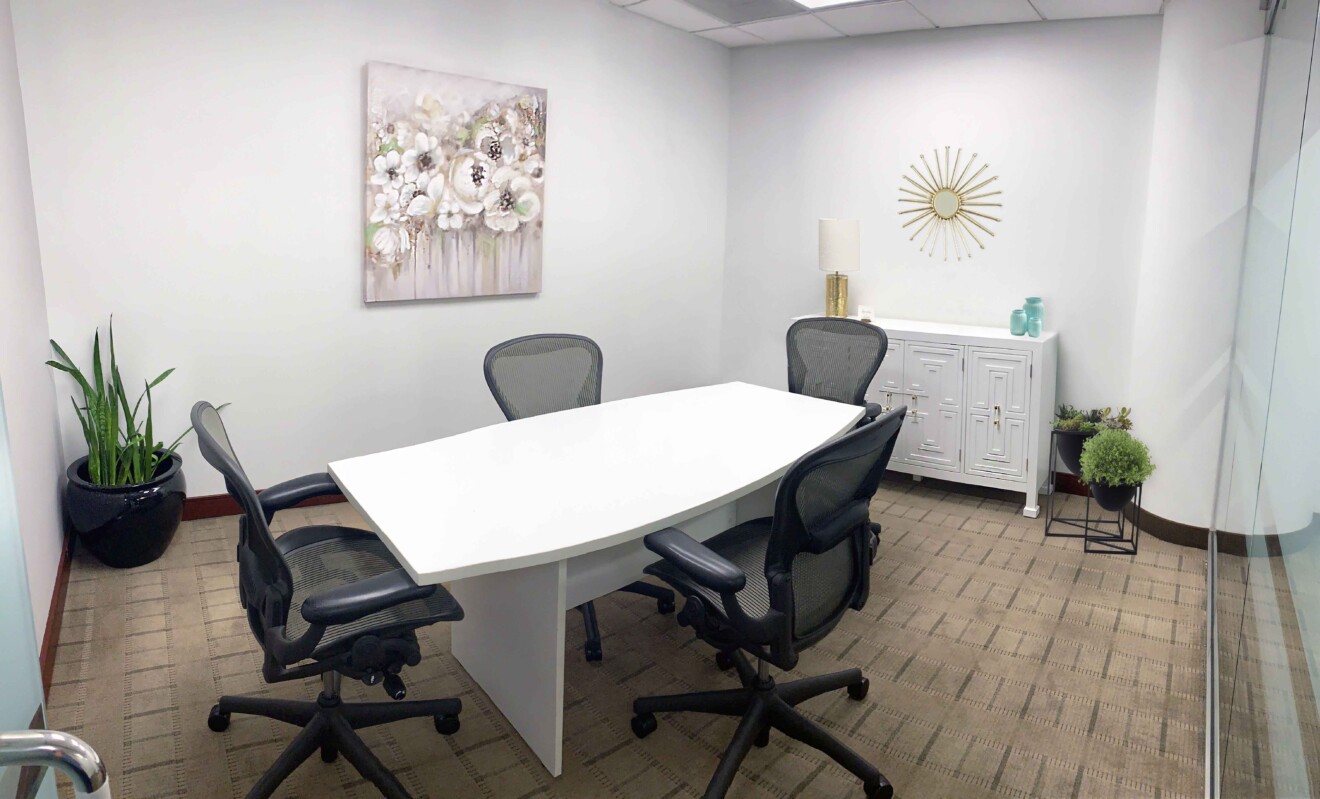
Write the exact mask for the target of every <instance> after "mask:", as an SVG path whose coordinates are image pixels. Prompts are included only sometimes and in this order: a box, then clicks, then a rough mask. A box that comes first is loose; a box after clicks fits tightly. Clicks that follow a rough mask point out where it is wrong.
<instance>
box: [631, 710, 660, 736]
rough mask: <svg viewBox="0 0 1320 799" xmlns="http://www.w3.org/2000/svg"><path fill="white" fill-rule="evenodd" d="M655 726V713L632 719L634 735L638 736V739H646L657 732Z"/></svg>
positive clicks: (643, 714)
mask: <svg viewBox="0 0 1320 799" xmlns="http://www.w3.org/2000/svg"><path fill="white" fill-rule="evenodd" d="M655 726H656V725H655V714H654V713H642V714H641V715H637V716H633V718H632V731H633V735H636V736H637V737H638V738H645V737H646V736H648V735H650V734H651V733H653V732H655Z"/></svg>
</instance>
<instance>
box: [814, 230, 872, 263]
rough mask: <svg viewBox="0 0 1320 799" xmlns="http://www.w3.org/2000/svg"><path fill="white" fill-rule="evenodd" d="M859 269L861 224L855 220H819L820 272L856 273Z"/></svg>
mask: <svg viewBox="0 0 1320 799" xmlns="http://www.w3.org/2000/svg"><path fill="white" fill-rule="evenodd" d="M861 268H862V225H861V222H860V221H858V220H856V219H822V220H820V271H822V272H856V271H857V270H859V269H861Z"/></svg>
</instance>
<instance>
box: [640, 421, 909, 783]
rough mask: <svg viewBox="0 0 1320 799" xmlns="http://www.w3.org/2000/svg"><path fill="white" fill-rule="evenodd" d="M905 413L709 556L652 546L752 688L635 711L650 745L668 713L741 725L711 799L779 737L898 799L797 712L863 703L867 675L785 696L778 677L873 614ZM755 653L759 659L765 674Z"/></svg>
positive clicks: (825, 453)
mask: <svg viewBox="0 0 1320 799" xmlns="http://www.w3.org/2000/svg"><path fill="white" fill-rule="evenodd" d="M905 413H907V409H906V408H899V409H897V410H893V411H890V412H888V413H886V414H884V415H883V416H881V417H879V418H878V419H876V420H875V421H874V422H873V423H871V424H868V425H863V426H862V427H859V428H857V429H855V430H853V431H852V432H850V433H848V434H847V435H845V436H843V437H842V438H840V439H837V440H835V441H833V442H831V443H829V444H826V445H824V446H822V447H819V448H817V449H816V450H814V451H812V452H809V453H807V454H806V455H804V456H803V457H802V458H800V459H798V461H797V462H796V463H794V464H793V466H792V467H790V468H789V470H788V473H787V474H785V475H784V478H783V480H782V481H781V482H780V484H779V489H778V491H777V492H776V494H775V514H774V516H773V517H769V518H764V519H756V520H754V521H750V522H745V523H743V524H740V525H738V526H737V527H734V528H733V529H731V530H727V531H725V532H723V533H720V534H719V535H717V536H715V537H713V538H711V539H710V540H708V541H706V543H705V544H701V543H698V542H697V541H695V540H694V539H692V538H691V537H689V536H688V535H687V534H686V533H684V532H683V531H681V530H677V529H674V528H670V529H667V530H660V531H658V532H655V533H651V534H650V535H648V536H647V537H646V546H647V548H648V549H650V550H651V551H653V552H655V553H657V554H659V555H660V556H661V557H663V558H664V560H662V561H659V562H658V563H655V564H652V565H651V566H648V567H647V568H646V572H647V574H651V575H654V576H656V577H659V578H660V579H662V580H664V581H665V582H667V583H669V584H670V585H672V586H674V588H675V589H676V590H677V591H678V592H679V593H680V594H682V595H683V596H685V597H687V602H686V603H685V604H684V606H683V610H682V612H681V613H679V615H678V621H679V623H680V624H683V625H690V626H691V627H692V628H693V629H694V630H695V631H696V634H697V637H698V638H700V639H701V640H703V641H705V642H707V643H709V644H710V645H711V646H713V647H715V648H716V649H717V650H718V651H719V653H720V660H721V665H722V666H725V667H726V668H727V667H734V668H736V669H737V671H738V676H739V678H740V679H741V681H742V685H743V687H742V688H741V689H734V690H728V691H708V692H704V693H695V694H680V695H675V696H653V697H646V698H643V699H638V700H636V701H634V702H633V713H634V714H635V715H634V716H633V720H632V728H633V732H634V733H635V734H636V735H637V737H639V738H645V737H646V736H647V735H650V734H651V733H652V732H653V731H654V730H655V728H656V719H655V715H654V714H656V713H659V712H672V711H694V712H698V713H717V714H720V715H725V716H741V717H742V721H741V722H740V723H739V724H738V729H737V732H735V733H734V736H733V742H732V743H730V744H729V747H728V749H727V750H725V752H724V755H723V756H722V757H721V758H720V764H719V767H718V768H717V769H716V770H715V774H714V776H713V777H711V780H710V784H709V786H708V787H707V788H706V797H707V799H714V798H715V797H722V796H724V794H725V792H726V791H727V790H728V789H729V785H730V784H731V783H732V782H733V778H734V776H735V775H736V774H737V772H738V765H739V764H740V763H741V762H742V760H743V758H744V757H746V756H747V752H748V751H750V749H751V747H752V746H753V745H757V746H765V745H766V744H767V743H769V740H770V730H771V728H773V729H776V730H780V731H781V732H783V733H785V734H787V735H789V736H790V737H792V738H795V739H797V740H799V741H801V742H802V743H805V744H807V745H808V746H811V747H813V748H815V749H819V750H820V751H822V752H824V753H825V754H827V755H829V756H830V757H831V758H833V759H834V760H835V761H837V762H838V763H839V764H840V765H841V766H843V767H844V768H846V769H847V770H848V771H850V772H852V773H853V774H854V775H856V776H857V777H858V778H860V779H861V780H862V785H863V787H864V788H865V791H866V795H867V796H868V797H883V798H884V799H889V797H892V796H893V788H892V787H891V786H890V785H889V781H888V780H886V779H885V778H884V776H883V775H881V773H880V772H879V771H877V770H876V768H875V767H874V766H872V765H871V764H870V763H867V762H866V761H865V760H863V759H862V758H861V756H859V755H858V754H857V753H856V752H854V751H852V750H851V749H849V748H848V747H847V746H845V745H844V744H843V743H841V742H839V741H838V740H837V739H835V738H834V737H833V736H831V735H830V734H829V733H828V732H827V731H826V730H825V729H824V728H822V727H821V726H819V725H818V724H816V723H815V722H812V721H810V720H809V719H807V718H806V717H804V716H803V715H802V714H800V713H798V712H797V711H796V710H794V706H795V705H797V704H799V703H800V702H803V701H805V700H807V699H810V698H812V697H815V696H819V695H821V694H824V693H826V692H828V691H833V690H837V689H839V688H847V689H848V695H849V696H850V697H852V698H853V699H856V700H859V701H860V700H862V699H864V698H865V697H866V693H867V689H868V688H869V687H870V683H869V682H868V681H867V679H866V678H865V677H864V676H862V672H861V670H860V669H848V670H847V671H841V672H837V673H834V674H827V675H823V676H819V677H807V678H805V679H801V680H795V681H793V682H789V683H785V684H783V685H777V684H776V683H775V681H774V680H773V679H772V678H771V677H770V673H769V667H770V666H771V665H774V666H776V667H778V668H781V669H791V668H793V667H794V666H796V665H797V662H798V654H799V653H800V652H801V651H802V650H803V649H805V648H807V647H809V646H811V645H813V644H815V643H816V642H817V641H820V640H821V639H822V638H824V637H825V636H826V635H827V634H828V633H829V632H830V631H831V630H832V629H834V626H835V625H836V624H838V622H839V619H840V618H842V617H843V614H844V613H846V612H847V611H848V609H849V608H851V609H853V610H860V609H861V608H862V606H863V605H865V604H866V598H867V594H868V592H869V581H868V576H869V565H868V559H867V557H866V549H867V543H868V541H867V539H868V537H869V529H870V528H869V526H868V523H867V522H868V519H869V514H868V505H869V504H870V501H871V497H872V496H873V495H874V494H875V491H876V487H877V486H878V485H879V484H880V478H881V476H882V475H883V474H884V471H885V466H886V465H887V464H888V462H889V457H890V455H892V454H893V451H894V442H895V439H896V438H897V436H898V431H899V427H900V426H901V425H902V423H903V415H904V414H905ZM744 653H747V654H750V655H751V656H752V657H755V658H756V659H757V661H758V662H757V667H756V668H753V667H752V666H751V664H750V663H749V661H748V659H747V656H746V655H745V654H744Z"/></svg>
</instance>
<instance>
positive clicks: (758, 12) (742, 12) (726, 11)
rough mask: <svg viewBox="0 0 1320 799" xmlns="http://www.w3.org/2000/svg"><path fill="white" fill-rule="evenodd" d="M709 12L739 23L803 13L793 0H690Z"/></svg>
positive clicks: (689, 0)
mask: <svg viewBox="0 0 1320 799" xmlns="http://www.w3.org/2000/svg"><path fill="white" fill-rule="evenodd" d="M688 2H689V3H691V4H692V5H694V6H696V7H697V8H699V9H701V10H702V11H705V12H706V13H708V14H713V15H714V16H717V17H719V18H720V19H725V20H728V21H729V22H731V23H734V24H737V23H740V22H756V21H757V20H762V19H772V18H774V17H787V16H790V15H792V14H801V13H802V11H803V10H804V9H803V8H802V6H800V5H798V4H797V3H795V2H793V0H688Z"/></svg>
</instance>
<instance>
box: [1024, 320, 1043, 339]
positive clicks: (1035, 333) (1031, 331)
mask: <svg viewBox="0 0 1320 799" xmlns="http://www.w3.org/2000/svg"><path fill="white" fill-rule="evenodd" d="M1041 329H1042V328H1041V324H1040V320H1039V319H1028V320H1027V335H1029V336H1031V337H1032V338H1040V331H1041Z"/></svg>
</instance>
